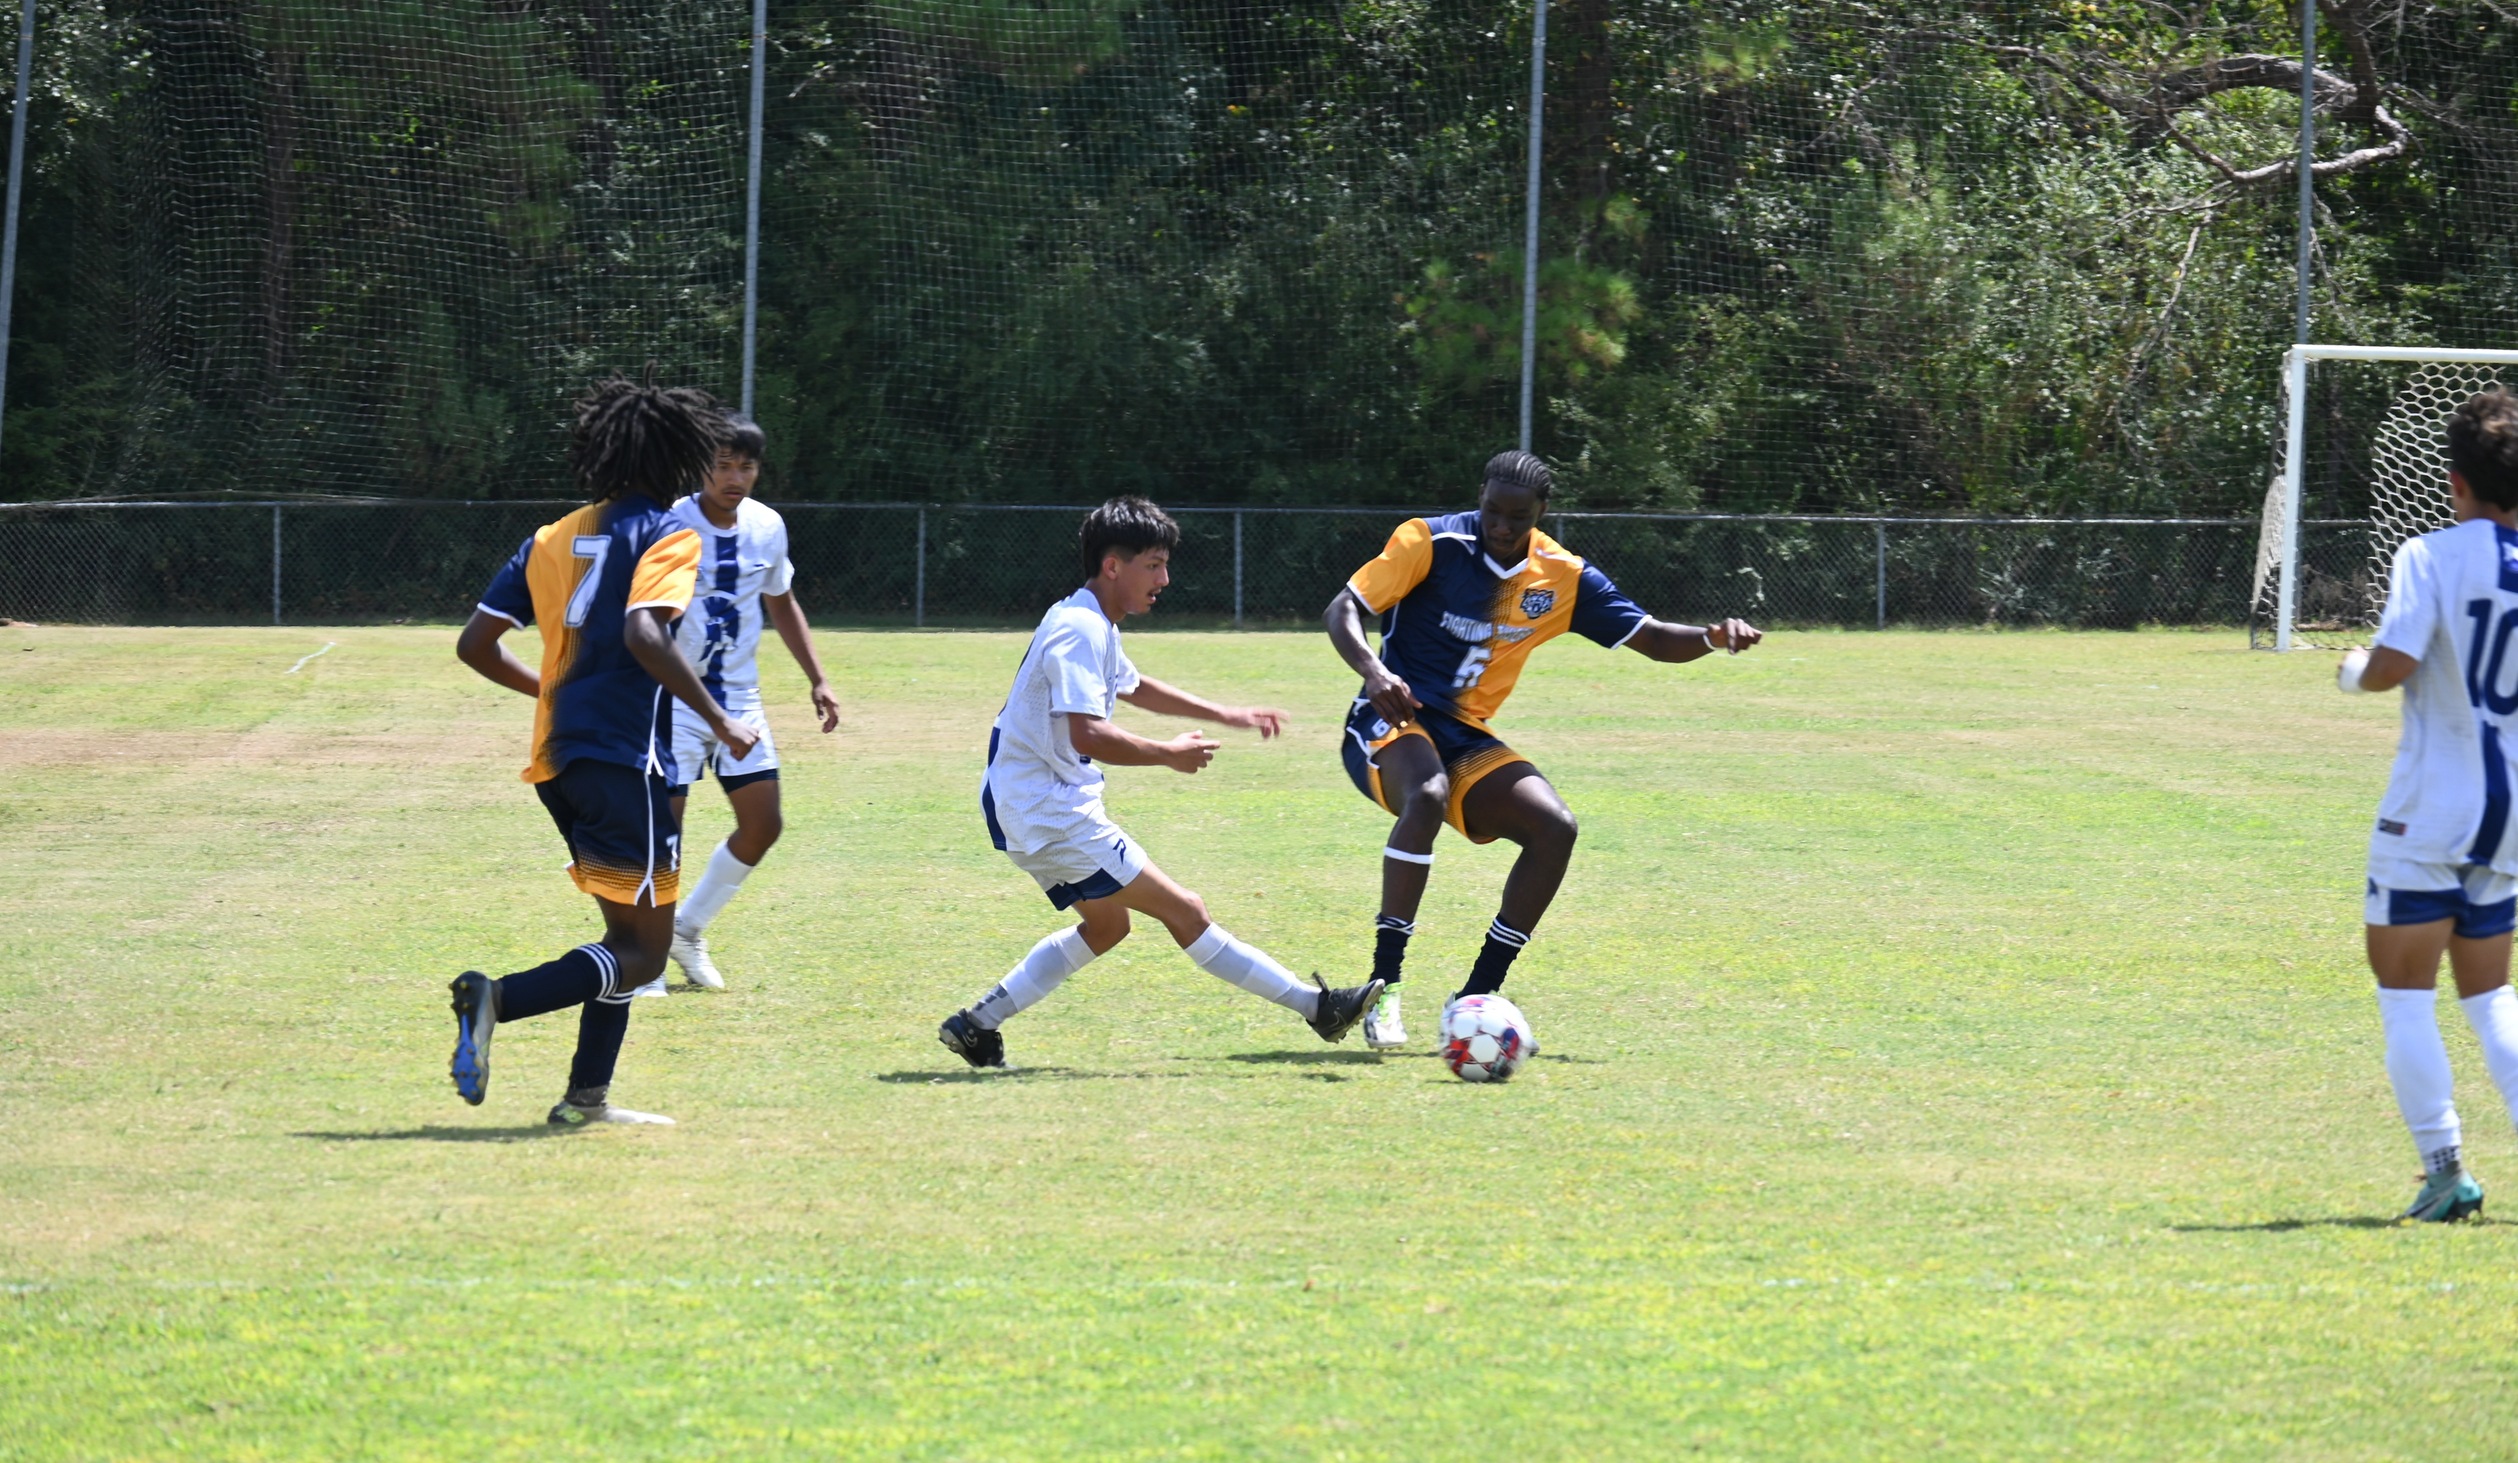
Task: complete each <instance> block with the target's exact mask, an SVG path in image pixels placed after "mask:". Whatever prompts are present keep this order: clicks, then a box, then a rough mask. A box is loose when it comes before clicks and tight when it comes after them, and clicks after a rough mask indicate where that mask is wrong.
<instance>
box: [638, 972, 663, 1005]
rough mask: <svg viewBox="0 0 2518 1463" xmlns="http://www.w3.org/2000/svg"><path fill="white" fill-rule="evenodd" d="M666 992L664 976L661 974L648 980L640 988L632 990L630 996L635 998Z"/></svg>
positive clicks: (659, 994)
mask: <svg viewBox="0 0 2518 1463" xmlns="http://www.w3.org/2000/svg"><path fill="white" fill-rule="evenodd" d="M664 993H665V989H664V977H663V976H661V975H660V976H657V977H656V978H655V979H654V980H651V981H649V982H647V983H646V984H645V985H643V986H640V987H639V988H638V989H636V990H634V991H631V992H630V997H631V999H633V1000H635V999H637V998H638V997H640V996H661V995H663V994H664Z"/></svg>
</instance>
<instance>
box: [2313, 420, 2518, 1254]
mask: <svg viewBox="0 0 2518 1463" xmlns="http://www.w3.org/2000/svg"><path fill="white" fill-rule="evenodd" d="M2448 498H2449V503H2450V506H2451V507H2452V508H2453V509H2454V510H2455V513H2456V519H2457V521H2456V524H2455V526H2454V527H2450V528H2443V529H2440V530H2438V531H2437V532H2434V533H2426V534H2423V535H2422V536H2421V537H2419V538H2415V539H2410V540H2407V541H2406V543H2405V545H2404V547H2403V548H2401V549H2399V550H2397V551H2396V562H2395V568H2394V572H2393V573H2392V574H2391V575H2390V576H2389V578H2388V581H2387V610H2386V614H2385V615H2384V616H2383V617H2382V618H2381V619H2380V621H2379V625H2378V633H2377V635H2376V636H2375V637H2374V639H2373V642H2372V645H2371V648H2370V649H2369V650H2368V651H2366V652H2363V651H2357V650H2356V651H2354V652H2352V654H2351V655H2350V656H2348V657H2347V658H2346V659H2345V661H2344V663H2343V665H2342V667H2341V668H2340V669H2339V670H2338V672H2337V676H2336V679H2337V683H2338V684H2340V685H2341V686H2342V688H2343V689H2344V690H2345V691H2351V692H2359V691H2387V690H2393V689H2394V688H2396V687H2398V686H2402V687H2403V688H2404V729H2403V732H2402V734H2401V737H2400V739H2399V741H2398V743H2397V747H2396V761H2395V767H2394V770H2393V771H2391V772H2390V773H2389V774H2388V778H2387V795H2386V799H2385V801H2383V802H2382V803H2380V804H2379V808H2378V821H2377V826H2376V827H2375V828H2373V829H2372V830H2371V832H2370V836H2369V878H2368V881H2367V886H2366V893H2365V895H2364V899H2365V910H2364V917H2365V919H2366V920H2367V923H2368V929H2367V940H2368V951H2369V967H2370V970H2371V971H2372V972H2373V973H2374V974H2376V976H2377V977H2378V1014H2379V1019H2380V1022H2381V1023H2382V1025H2383V1026H2384V1028H2385V1031H2386V1040H2387V1077H2388V1079H2389V1081H2391V1082H2392V1083H2393V1084H2394V1086H2395V1092H2396V1106H2397V1108H2398V1109H2399V1110H2400V1111H2401V1112H2402V1113H2403V1114H2404V1122H2405V1126H2406V1127H2408V1128H2410V1129H2412V1132H2413V1144H2414V1147H2415V1149H2416V1150H2418V1151H2419V1152H2420V1154H2421V1156H2422V1187H2421V1190H2420V1192H2419V1193H2417V1194H2416V1195H2415V1196H2414V1199H2413V1203H2412V1206H2411V1207H2410V1208H2408V1209H2406V1210H2405V1212H2404V1215H2403V1217H2404V1218H2405V1219H2408V1220H2431V1221H2444V1220H2453V1219H2463V1218H2465V1217H2466V1216H2467V1215H2469V1214H2473V1213H2475V1212H2477V1211H2479V1210H2481V1209H2482V1207H2483V1186H2482V1185H2481V1184H2479V1183H2477V1182H2476V1181H2475V1180H2474V1178H2473V1176H2472V1175H2471V1174H2469V1173H2467V1172H2466V1169H2465V1164H2464V1161H2463V1157H2462V1152H2461V1142H2462V1138H2461V1129H2460V1127H2459V1125H2458V1121H2457V1107H2456V1104H2455V1102H2454V1101H2452V1100H2451V1084H2450V1077H2449V1072H2448V1049H2447V1047H2446V1046H2445V1045H2443V1044H2442V1043H2441V1041H2440V1036H2439V1020H2438V1015H2437V1009H2436V1008H2437V1003H2438V986H2439V962H2440V957H2441V956H2442V955H2445V956H2446V957H2447V960H2448V968H2449V971H2450V973H2451V975H2452V976H2453V977H2454V978H2455V980H2456V983H2457V995H2458V997H2459V1000H2458V1004H2459V1005H2460V1006H2462V1007H2463V1008H2464V1010H2465V1013H2466V1020H2467V1022H2468V1023H2469V1024H2470V1025H2472V1026H2473V1028H2474V1034H2475V1037H2476V1039H2477V1040H2479V1041H2480V1042H2481V1043H2482V1046H2483V1061H2484V1065H2485V1066H2486V1067H2488V1068H2489V1069H2490V1070H2491V1073H2492V1081H2493V1082H2494V1084H2495V1085H2497V1086H2498V1087H2499V1088H2500V1091H2501V1097H2502V1099H2503V1101H2504V1102H2506V1103H2508V1104H2509V1107H2510V1111H2511V1115H2512V1117H2513V1118H2518V993H2513V992H2512V991H2511V990H2510V986H2509V947H2510V930H2511V927H2512V926H2513V924H2518V828H2512V827H2511V826H2510V811H2511V810H2510V797H2511V786H2512V782H2513V780H2518V777H2514V774H2518V769H2514V768H2513V766H2512V763H2511V754H2512V752H2513V751H2518V655H2513V654H2511V653H2510V641H2511V639H2512V637H2513V635H2518V397H2513V396H2511V395H2509V394H2508V393H2507V392H2504V391H2502V390H2501V389H2500V388H2499V387H2494V388H2493V389H2492V390H2490V391H2488V392H2485V393H2484V394H2482V395H2480V396H2477V397H2475V398H2474V399H2473V400H2471V401H2468V402H2467V403H2466V404H2465V405H2464V406H2463V407H2460V408H2459V409H2458V410H2457V413H2456V414H2455V415H2454V416H2452V417H2450V418H2449V421H2448Z"/></svg>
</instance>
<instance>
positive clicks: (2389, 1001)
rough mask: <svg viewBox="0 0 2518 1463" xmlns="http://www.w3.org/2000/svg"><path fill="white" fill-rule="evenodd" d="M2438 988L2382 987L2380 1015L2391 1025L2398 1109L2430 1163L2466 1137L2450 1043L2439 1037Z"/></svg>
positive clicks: (2390, 1066)
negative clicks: (2459, 1116)
mask: <svg viewBox="0 0 2518 1463" xmlns="http://www.w3.org/2000/svg"><path fill="white" fill-rule="evenodd" d="M2438 994H2439V993H2438V992H2436V991H2398V990H2389V989H2387V988H2386V987H2385V986H2381V987H2379V988H2378V1019H2379V1021H2380V1023H2381V1024H2382V1025H2384V1026H2385V1027H2386V1030H2387V1080H2388V1081H2390V1082H2392V1083H2394V1084H2395V1089H2396V1110H2397V1111H2398V1112H2401V1113H2403V1114H2404V1125H2405V1126H2406V1127H2407V1128H2410V1129H2412V1130H2413V1146H2414V1147H2415V1148H2416V1149H2418V1150H2419V1151H2420V1152H2421V1154H2422V1163H2423V1167H2424V1168H2425V1169H2429V1168H2431V1167H2432V1166H2433V1165H2432V1164H2431V1161H2430V1160H2431V1156H2432V1155H2433V1154H2435V1153H2438V1152H2440V1151H2441V1150H2442V1149H2447V1150H2450V1151H2451V1152H2453V1151H2454V1150H2455V1149H2456V1148H2457V1147H2458V1144H2459V1140H2460V1139H2461V1137H2462V1132H2461V1129H2460V1128H2459V1126H2458V1123H2457V1104H2456V1103H2455V1102H2454V1101H2453V1100H2451V1097H2452V1092H2453V1090H2454V1086H2455V1083H2454V1079H2453V1078H2451V1077H2450V1076H2449V1073H2448V1048H2447V1046H2446V1044H2445V1043H2443V1042H2441V1041H2440V1039H2439V1012H2438Z"/></svg>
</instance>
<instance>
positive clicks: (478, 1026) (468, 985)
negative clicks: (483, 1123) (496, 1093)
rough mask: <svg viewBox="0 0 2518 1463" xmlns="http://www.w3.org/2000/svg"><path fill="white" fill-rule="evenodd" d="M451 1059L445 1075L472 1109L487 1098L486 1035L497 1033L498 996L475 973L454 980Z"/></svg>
mask: <svg viewBox="0 0 2518 1463" xmlns="http://www.w3.org/2000/svg"><path fill="white" fill-rule="evenodd" d="M448 989H450V990H452V991H453V992H454V993H455V1059H454V1060H453V1061H452V1062H450V1063H448V1064H447V1069H446V1070H447V1075H449V1076H451V1077H453V1078H454V1079H455V1091H456V1092H457V1093H459V1094H460V1095H461V1096H462V1098H463V1100H464V1101H466V1102H468V1103H471V1104H472V1105H473V1106H474V1107H479V1106H480V1105H481V1099H482V1098H485V1097H487V1096H489V1095H490V1033H491V1032H493V1031H496V1030H497V1029H498V993H497V990H496V989H495V987H494V986H493V984H492V982H491V980H490V978H489V977H488V976H486V975H483V974H482V973H481V972H479V971H477V970H467V971H465V972H464V973H463V974H461V975H458V976H456V977H455V982H454V984H453V985H452V986H450V987H448Z"/></svg>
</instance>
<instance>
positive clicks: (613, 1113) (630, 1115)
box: [550, 1097, 673, 1128]
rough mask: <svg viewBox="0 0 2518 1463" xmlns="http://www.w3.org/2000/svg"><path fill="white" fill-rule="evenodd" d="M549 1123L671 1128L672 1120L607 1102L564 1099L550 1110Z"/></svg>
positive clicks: (564, 1125) (576, 1126) (559, 1125)
mask: <svg viewBox="0 0 2518 1463" xmlns="http://www.w3.org/2000/svg"><path fill="white" fill-rule="evenodd" d="M550 1122H551V1126H552V1127H554V1128H587V1127H592V1126H594V1125H595V1124H597V1123H627V1124H644V1125H651V1126H655V1127H664V1128H670V1127H672V1126H673V1119H671V1118H669V1117H666V1116H665V1115H664V1114H663V1113H655V1112H634V1111H632V1110H631V1109H629V1108H626V1107H614V1106H613V1105H612V1104H611V1103H609V1102H596V1103H581V1102H572V1101H570V1100H569V1099H567V1098H565V1097H563V1098H561V1099H560V1100H559V1102H558V1103H557V1104H555V1105H554V1106H553V1107H552V1108H551V1119H550Z"/></svg>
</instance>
